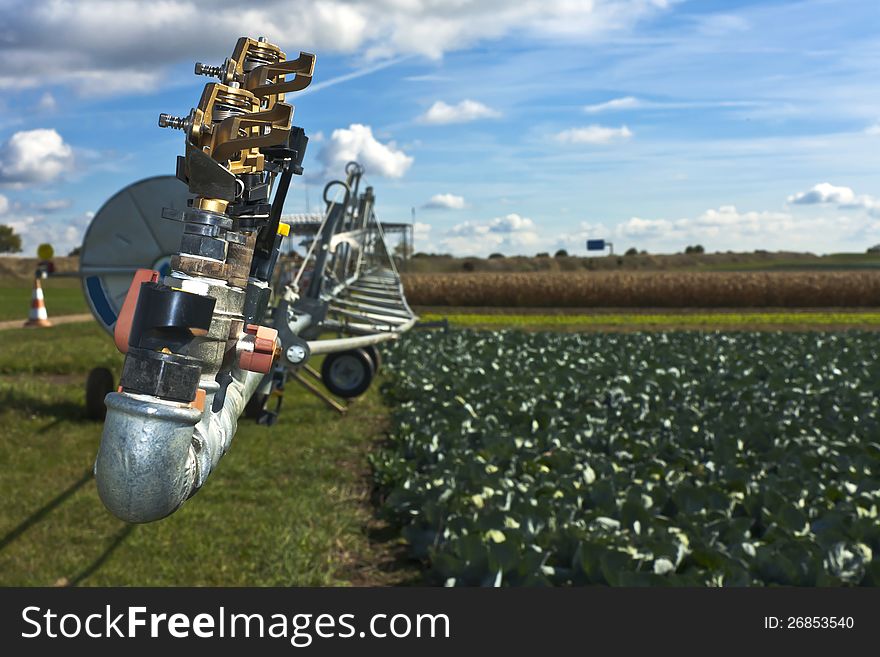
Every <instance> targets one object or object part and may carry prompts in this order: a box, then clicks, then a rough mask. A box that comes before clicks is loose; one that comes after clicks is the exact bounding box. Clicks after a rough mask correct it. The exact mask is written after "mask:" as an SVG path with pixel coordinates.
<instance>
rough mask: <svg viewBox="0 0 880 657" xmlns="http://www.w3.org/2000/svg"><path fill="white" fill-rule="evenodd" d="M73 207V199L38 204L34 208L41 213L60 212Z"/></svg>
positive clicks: (60, 199) (58, 199)
mask: <svg viewBox="0 0 880 657" xmlns="http://www.w3.org/2000/svg"><path fill="white" fill-rule="evenodd" d="M71 205H73V199H69V198H55V199H50V200H48V201H44V202H42V203H37V204H36V205H35V206H34V209H36V210H40V211H41V212H58V211H59V210H66V209H67V208H69V207H70V206H71Z"/></svg>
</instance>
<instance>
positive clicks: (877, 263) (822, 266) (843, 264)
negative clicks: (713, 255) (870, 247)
mask: <svg viewBox="0 0 880 657" xmlns="http://www.w3.org/2000/svg"><path fill="white" fill-rule="evenodd" d="M689 269H699V270H701V271H850V270H855V271H857V270H862V269H880V255H878V254H876V253H832V254H829V255H826V256H822V257H821V258H818V259H816V260H806V261H805V260H803V259H800V260H799V259H791V258H789V259H786V258H779V259H774V260H755V261H751V262H735V263H719V264H706V265H702V266H699V267H690V268H689Z"/></svg>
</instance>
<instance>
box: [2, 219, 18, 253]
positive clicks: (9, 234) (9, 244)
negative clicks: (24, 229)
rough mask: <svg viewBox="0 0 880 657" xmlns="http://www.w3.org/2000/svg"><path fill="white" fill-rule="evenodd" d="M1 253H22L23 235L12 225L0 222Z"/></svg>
mask: <svg viewBox="0 0 880 657" xmlns="http://www.w3.org/2000/svg"><path fill="white" fill-rule="evenodd" d="M0 253H21V235H19V234H17V233H16V232H15V231H14V230H13V229H12V226H7V225H5V224H0Z"/></svg>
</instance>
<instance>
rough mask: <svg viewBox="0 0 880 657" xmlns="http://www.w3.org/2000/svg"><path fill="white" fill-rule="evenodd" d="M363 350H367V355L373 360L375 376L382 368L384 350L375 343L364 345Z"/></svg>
mask: <svg viewBox="0 0 880 657" xmlns="http://www.w3.org/2000/svg"><path fill="white" fill-rule="evenodd" d="M363 350H364V351H366V352H367V356H369V357H370V360H371V361H373V376H375V375H376V374H378V373H379V370H380V369H381V368H382V352H380V351H379V349H378V347H376V345H374V344H371V345H367V346H366V347H363Z"/></svg>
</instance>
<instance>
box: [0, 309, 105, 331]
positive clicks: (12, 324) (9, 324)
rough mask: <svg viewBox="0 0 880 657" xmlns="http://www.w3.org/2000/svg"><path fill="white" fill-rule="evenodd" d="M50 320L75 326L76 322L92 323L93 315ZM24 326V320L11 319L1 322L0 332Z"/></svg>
mask: <svg viewBox="0 0 880 657" xmlns="http://www.w3.org/2000/svg"><path fill="white" fill-rule="evenodd" d="M49 320H50V321H51V322H52V323H53V324H75V323H76V322H90V321H92V315H91V313H81V314H79V315H61V316H60V317H50V318H49ZM23 326H24V320H23V319H11V320H9V321H5V322H0V331H4V330H6V329H16V328H22V327H23Z"/></svg>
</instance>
